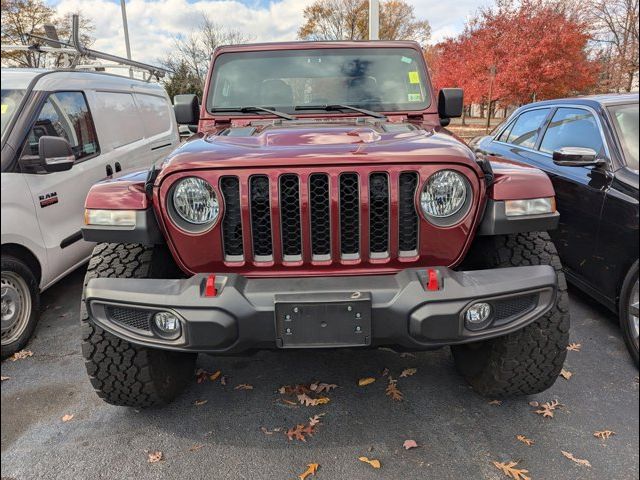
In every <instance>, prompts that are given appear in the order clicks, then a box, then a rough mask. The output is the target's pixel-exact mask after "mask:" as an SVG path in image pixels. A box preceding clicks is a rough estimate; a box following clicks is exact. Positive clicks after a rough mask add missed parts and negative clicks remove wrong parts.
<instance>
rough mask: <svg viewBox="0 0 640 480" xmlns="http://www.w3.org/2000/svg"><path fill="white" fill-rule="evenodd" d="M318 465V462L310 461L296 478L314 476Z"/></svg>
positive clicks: (303, 479)
mask: <svg viewBox="0 0 640 480" xmlns="http://www.w3.org/2000/svg"><path fill="white" fill-rule="evenodd" d="M319 466H320V464H318V463H310V464H309V465H307V469H306V470H305V471H304V472H302V473H301V474H300V475H298V478H299V479H300V480H305V479H306V478H307V477H308V476H310V475H313V476H314V477H315V475H316V472H317V471H318V467H319Z"/></svg>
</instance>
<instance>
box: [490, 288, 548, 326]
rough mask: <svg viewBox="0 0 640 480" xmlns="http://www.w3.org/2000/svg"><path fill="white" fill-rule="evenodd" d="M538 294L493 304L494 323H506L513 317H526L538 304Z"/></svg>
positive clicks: (506, 299) (498, 301)
mask: <svg viewBox="0 0 640 480" xmlns="http://www.w3.org/2000/svg"><path fill="white" fill-rule="evenodd" d="M538 295H539V294H537V293H532V294H529V295H522V296H519V297H513V298H504V299H501V300H496V301H495V302H493V308H494V312H493V315H494V319H495V320H494V322H495V323H498V324H499V323H506V322H508V321H509V320H511V319H512V318H513V317H516V316H521V315H524V314H525V313H528V312H530V311H531V310H533V309H534V308H535V307H536V305H537V304H538Z"/></svg>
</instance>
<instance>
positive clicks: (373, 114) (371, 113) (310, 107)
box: [294, 104, 387, 118]
mask: <svg viewBox="0 0 640 480" xmlns="http://www.w3.org/2000/svg"><path fill="white" fill-rule="evenodd" d="M294 110H325V111H327V112H331V111H340V110H353V111H354V112H358V113H362V114H363V115H368V116H369V117H373V118H387V117H386V116H385V115H383V114H381V113H378V112H374V111H373V110H367V109H366V108H360V107H358V106H357V105H342V104H334V105H297V106H296V107H295V108H294Z"/></svg>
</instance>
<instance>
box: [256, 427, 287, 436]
mask: <svg viewBox="0 0 640 480" xmlns="http://www.w3.org/2000/svg"><path fill="white" fill-rule="evenodd" d="M260 431H261V432H262V433H264V434H265V435H273V434H274V433H277V432H281V431H282V428H280V427H278V428H274V429H273V430H269V429H268V428H266V427H260Z"/></svg>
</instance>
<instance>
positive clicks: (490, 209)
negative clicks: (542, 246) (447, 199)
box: [478, 199, 560, 235]
mask: <svg viewBox="0 0 640 480" xmlns="http://www.w3.org/2000/svg"><path fill="white" fill-rule="evenodd" d="M559 221H560V213H558V212H553V213H549V214H544V215H526V216H519V217H507V215H506V213H505V203H504V201H501V200H499V201H496V200H491V199H490V200H488V201H487V206H486V208H485V211H484V217H483V218H482V222H481V223H480V226H479V227H478V235H506V234H511V233H523V232H546V231H549V230H555V229H556V228H558V222H559Z"/></svg>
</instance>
